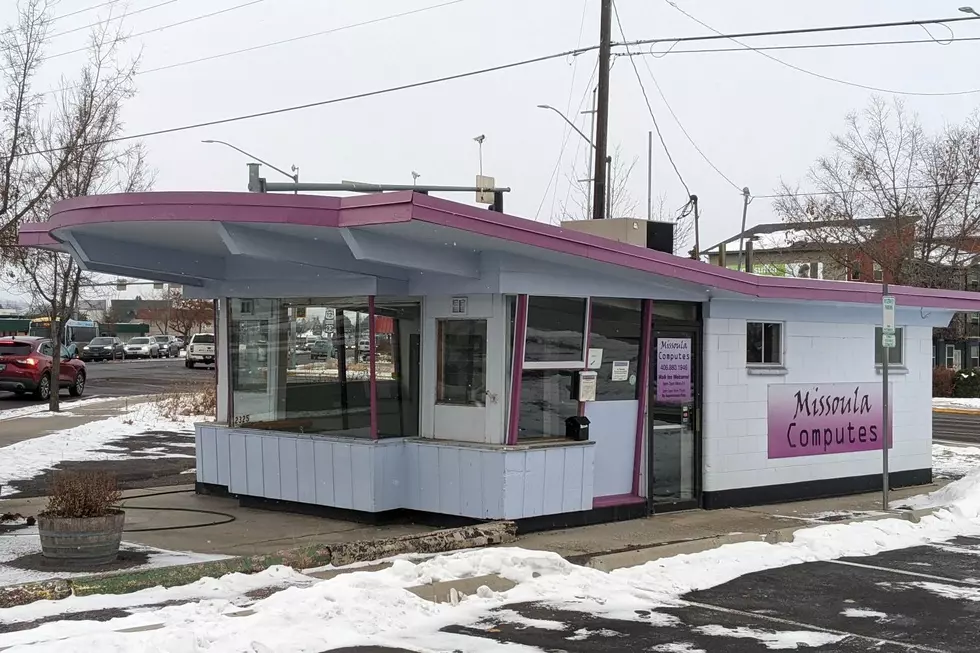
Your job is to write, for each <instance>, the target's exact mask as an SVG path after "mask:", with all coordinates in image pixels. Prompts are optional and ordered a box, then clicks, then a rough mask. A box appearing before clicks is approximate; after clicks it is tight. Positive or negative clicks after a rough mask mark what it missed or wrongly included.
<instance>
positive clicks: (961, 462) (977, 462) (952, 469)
mask: <svg viewBox="0 0 980 653" xmlns="http://www.w3.org/2000/svg"><path fill="white" fill-rule="evenodd" d="M975 469H980V448H978V447H966V446H949V445H945V444H933V445H932V474H933V476H935V477H936V478H962V477H963V476H966V475H967V474H969V473H970V472H972V471H973V470H975Z"/></svg>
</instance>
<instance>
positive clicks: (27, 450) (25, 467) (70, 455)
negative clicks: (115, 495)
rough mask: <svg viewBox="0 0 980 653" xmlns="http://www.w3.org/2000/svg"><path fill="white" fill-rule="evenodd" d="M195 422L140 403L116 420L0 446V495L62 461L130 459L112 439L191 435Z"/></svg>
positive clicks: (150, 455)
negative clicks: (162, 433) (160, 433)
mask: <svg viewBox="0 0 980 653" xmlns="http://www.w3.org/2000/svg"><path fill="white" fill-rule="evenodd" d="M195 421H198V420H197V418H196V417H190V416H189V417H184V416H180V417H176V418H173V419H168V418H166V417H164V416H163V415H161V413H160V408H159V405H158V404H156V403H143V404H137V405H135V406H132V407H131V408H130V409H129V411H128V412H126V413H124V414H122V415H118V416H116V417H110V418H108V419H104V420H99V421H96V422H90V423H88V424H83V425H82V426H77V427H75V428H70V429H65V430H63V431H55V432H54V433H51V434H49V435H45V436H42V437H39V438H33V439H30V440H23V441H21V442H17V443H14V444H12V445H10V446H7V447H0V461H3V463H2V464H0V486H2V489H0V496H9V495H12V494H16V490H14V489H13V488H12V487H9V483H10V482H11V481H15V480H28V479H31V478H34V477H35V476H38V475H39V474H41V473H43V472H44V470H47V469H52V468H53V467H54V466H55V465H57V464H58V463H61V462H65V461H84V460H126V459H128V458H130V457H132V454H131V452H129V451H128V450H127V449H125V448H123V447H113V446H112V445H110V444H109V443H110V442H112V441H113V440H118V439H120V438H124V437H126V436H130V435H139V434H140V433H144V432H146V431H174V432H182V433H193V424H194V422H195ZM185 456H186V457H191V458H192V457H193V451H188V453H187V454H168V453H164V452H162V451H157V452H153V451H150V452H148V455H143V456H141V458H143V459H153V458H171V457H185Z"/></svg>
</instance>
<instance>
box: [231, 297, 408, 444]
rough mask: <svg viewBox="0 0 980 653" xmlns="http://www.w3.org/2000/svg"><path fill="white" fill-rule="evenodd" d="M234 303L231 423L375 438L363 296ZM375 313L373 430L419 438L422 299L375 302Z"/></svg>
mask: <svg viewBox="0 0 980 653" xmlns="http://www.w3.org/2000/svg"><path fill="white" fill-rule="evenodd" d="M230 306H231V312H230V328H231V339H230V340H231V342H230V364H231V370H230V372H231V384H232V423H233V424H234V425H237V426H249V427H252V428H265V429H272V430H279V431H291V432H299V433H315V434H324V435H344V436H350V437H365V438H368V437H371V436H372V433H371V392H370V381H371V376H370V355H371V350H372V347H371V338H370V335H371V324H370V318H369V312H368V301H367V298H365V297H359V298H337V299H307V300H304V299H290V300H279V299H249V300H245V301H242V300H235V299H233V300H231V302H230ZM375 315H376V317H375V347H374V349H375V356H376V360H375V378H376V384H377V398H378V401H377V411H378V435H379V436H382V437H383V436H394V435H406V436H415V435H417V434H418V417H417V415H418V409H417V406H418V392H417V388H418V363H417V353H418V345H417V343H418V333H419V323H420V319H419V308H418V302H408V303H406V304H405V305H402V306H396V305H394V303H386V302H383V301H381V300H379V301H378V302H377V303H376V305H375ZM403 322H404V324H403ZM400 327H403V330H404V335H405V338H406V339H405V342H402V341H401V340H400V337H401V336H402V333H401V331H402V329H401V328H400ZM413 336H414V338H413ZM413 340H414V342H415V343H416V344H415V346H414V347H413V346H412V342H413ZM413 352H414V355H415V358H414V359H413ZM413 370H414V371H413ZM413 412H414V415H415V417H414V419H413V418H412V413H413Z"/></svg>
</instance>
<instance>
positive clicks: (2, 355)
mask: <svg viewBox="0 0 980 653" xmlns="http://www.w3.org/2000/svg"><path fill="white" fill-rule="evenodd" d="M53 353H54V343H52V342H51V341H50V340H48V339H46V338H33V337H29V336H16V337H3V338H0V390H7V391H9V392H13V393H15V394H17V395H23V394H24V393H27V392H30V393H32V394H33V395H34V398H35V399H41V400H46V399H48V398H49V397H50V396H51V366H52V362H53V359H52V358H51V355H52V354H53ZM60 369H61V374H60V377H61V378H60V379H59V380H58V387H59V388H68V392H69V394H71V396H72V397H80V396H81V395H82V392H84V391H85V363H83V362H82V361H81V360H79V359H78V357H77V356H73V355H72V354H70V353H69V352H68V349H66V348H65V347H62V348H61V368H60Z"/></svg>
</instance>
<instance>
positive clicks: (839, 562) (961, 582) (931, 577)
mask: <svg viewBox="0 0 980 653" xmlns="http://www.w3.org/2000/svg"><path fill="white" fill-rule="evenodd" d="M974 555H976V554H975V553H974ZM827 562H830V563H833V564H835V565H847V566H848V567H858V568H859V569H873V570H875V571H885V572H888V573H892V574H900V575H902V576H914V577H916V578H928V579H929V580H937V581H940V582H942V583H956V584H957V585H980V581H970V580H961V579H958V578H948V577H946V576H934V575H932V574H921V573H919V572H917V571H907V570H905V569H893V568H892V567H879V566H878V565H864V564H861V563H860V562H848V561H847V560H828V561H827Z"/></svg>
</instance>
